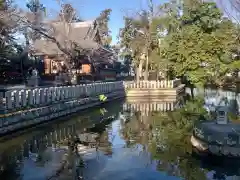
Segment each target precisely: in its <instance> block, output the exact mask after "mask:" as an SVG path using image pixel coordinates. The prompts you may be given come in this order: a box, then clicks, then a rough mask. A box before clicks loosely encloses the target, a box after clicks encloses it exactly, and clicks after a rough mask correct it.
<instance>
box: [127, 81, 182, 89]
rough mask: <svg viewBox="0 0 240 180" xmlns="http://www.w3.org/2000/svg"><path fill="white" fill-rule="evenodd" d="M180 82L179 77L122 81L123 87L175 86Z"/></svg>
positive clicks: (151, 87) (157, 87)
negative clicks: (159, 79)
mask: <svg viewBox="0 0 240 180" xmlns="http://www.w3.org/2000/svg"><path fill="white" fill-rule="evenodd" d="M180 84H181V80H180V79H175V80H162V81H139V82H136V81H129V82H124V86H125V88H130V89H135V88H142V89H160V88H176V87H178V86H179V85H180Z"/></svg>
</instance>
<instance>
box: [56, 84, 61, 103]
mask: <svg viewBox="0 0 240 180" xmlns="http://www.w3.org/2000/svg"><path fill="white" fill-rule="evenodd" d="M61 88H62V87H57V89H56V100H57V101H59V100H60V99H61Z"/></svg>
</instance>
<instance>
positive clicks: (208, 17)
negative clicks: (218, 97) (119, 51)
mask: <svg viewBox="0 0 240 180" xmlns="http://www.w3.org/2000/svg"><path fill="white" fill-rule="evenodd" d="M158 11H159V12H160V13H158V15H156V16H153V17H152V20H151V21H150V22H149V21H148V20H149V19H150V18H149V14H147V13H146V14H145V16H143V15H141V18H139V17H138V16H134V17H124V19H125V26H124V28H123V29H121V30H120V44H121V46H122V47H123V48H124V51H123V56H126V55H131V56H132V59H134V61H133V63H134V66H135V67H136V68H139V65H141V64H144V63H143V62H145V61H147V59H146V58H140V57H141V55H142V54H143V53H146V51H145V49H146V48H148V49H149V50H150V51H149V53H148V55H149V59H150V60H149V61H150V63H149V66H150V68H151V69H152V70H155V71H162V72H165V73H166V72H169V71H171V72H172V74H173V75H174V76H175V77H183V76H185V77H187V79H188V81H189V82H190V83H192V84H194V85H201V86H202V85H205V84H206V83H210V82H211V83H214V84H217V85H221V84H222V83H223V82H224V79H225V77H226V75H227V74H228V73H232V72H234V71H238V69H239V68H240V63H239V62H240V61H239V54H240V49H239V44H240V43H239V42H240V41H239V32H240V31H239V25H238V24H236V23H234V22H233V21H231V20H230V19H227V18H226V17H224V16H223V15H224V14H223V12H222V11H221V10H220V9H219V8H218V6H217V5H216V3H213V2H203V1H200V0H194V1H189V0H184V1H182V3H176V2H175V1H171V2H169V3H165V4H163V5H161V6H159V7H158ZM143 17H145V18H143ZM147 21H148V22H147ZM146 25H147V26H146ZM147 28H149V29H147ZM144 37H148V38H147V40H148V41H149V42H148V43H147V42H146V39H144ZM141 61H143V62H141Z"/></svg>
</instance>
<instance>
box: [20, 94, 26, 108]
mask: <svg viewBox="0 0 240 180" xmlns="http://www.w3.org/2000/svg"><path fill="white" fill-rule="evenodd" d="M21 102H22V103H21V104H22V107H25V106H26V105H27V94H26V90H22V91H21Z"/></svg>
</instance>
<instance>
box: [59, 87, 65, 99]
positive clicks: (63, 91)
mask: <svg viewBox="0 0 240 180" xmlns="http://www.w3.org/2000/svg"><path fill="white" fill-rule="evenodd" d="M64 93H65V89H64V87H61V88H60V99H61V100H64V96H65V95H64Z"/></svg>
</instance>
